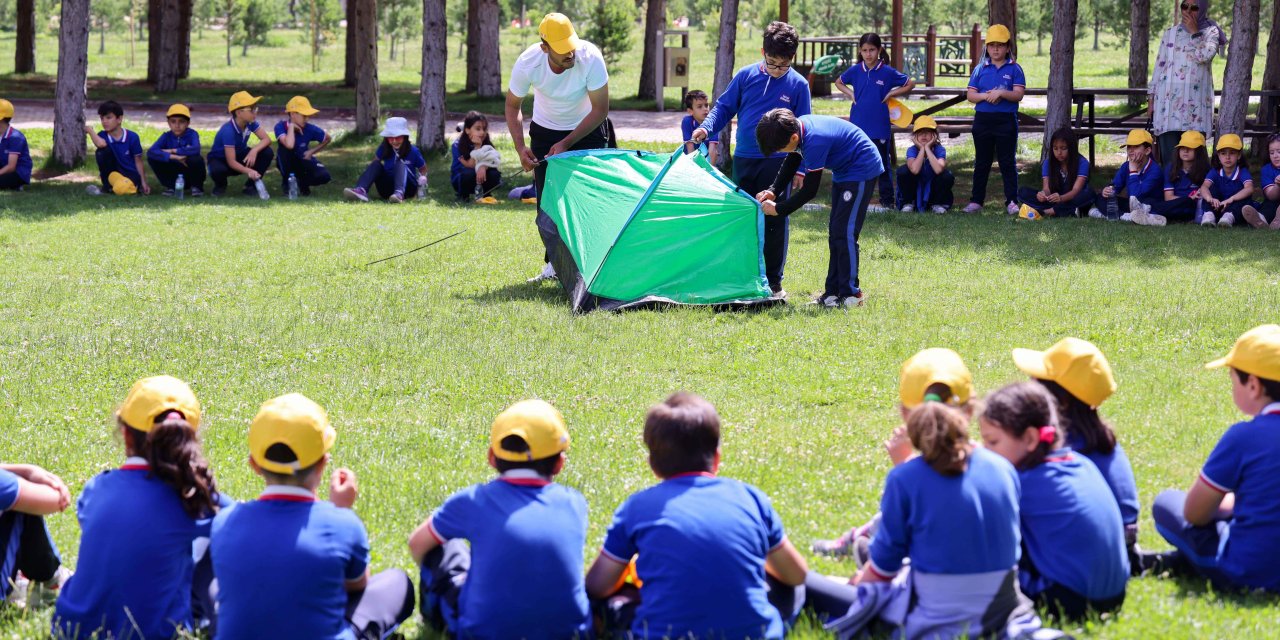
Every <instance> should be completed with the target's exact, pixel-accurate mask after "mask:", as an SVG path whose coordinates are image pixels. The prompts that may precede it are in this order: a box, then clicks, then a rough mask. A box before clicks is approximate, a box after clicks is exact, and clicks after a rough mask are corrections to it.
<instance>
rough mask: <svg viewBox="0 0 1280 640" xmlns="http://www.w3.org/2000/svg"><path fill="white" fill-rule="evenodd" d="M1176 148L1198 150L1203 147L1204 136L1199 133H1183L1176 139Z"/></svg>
mask: <svg viewBox="0 0 1280 640" xmlns="http://www.w3.org/2000/svg"><path fill="white" fill-rule="evenodd" d="M1178 146H1179V147H1186V148H1188V149H1199V148H1200V147H1203V146H1204V134H1203V133H1200V132H1199V131H1183V132H1182V137H1181V138H1178Z"/></svg>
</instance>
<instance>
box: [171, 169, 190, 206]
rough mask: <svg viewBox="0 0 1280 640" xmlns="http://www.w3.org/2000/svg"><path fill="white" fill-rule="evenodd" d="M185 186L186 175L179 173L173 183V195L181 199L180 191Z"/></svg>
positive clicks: (184, 188) (183, 189)
mask: <svg viewBox="0 0 1280 640" xmlns="http://www.w3.org/2000/svg"><path fill="white" fill-rule="evenodd" d="M186 188H187V177H186V176H184V175H182V174H181V173H179V174H178V180H177V181H176V182H174V183H173V192H174V194H175V195H177V196H178V199H179V200H181V199H182V192H183V191H185V190H186Z"/></svg>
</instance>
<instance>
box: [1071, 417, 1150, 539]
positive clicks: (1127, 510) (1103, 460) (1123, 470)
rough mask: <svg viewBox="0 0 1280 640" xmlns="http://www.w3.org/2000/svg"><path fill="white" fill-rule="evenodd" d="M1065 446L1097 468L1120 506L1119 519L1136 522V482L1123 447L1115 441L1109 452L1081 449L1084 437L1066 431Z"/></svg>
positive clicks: (1130, 522)
mask: <svg viewBox="0 0 1280 640" xmlns="http://www.w3.org/2000/svg"><path fill="white" fill-rule="evenodd" d="M1067 446H1068V447H1070V448H1071V449H1072V451H1073V452H1074V453H1075V454H1076V455H1082V456H1084V457H1086V458H1088V459H1089V462H1092V463H1093V466H1095V467H1097V468H1098V472H1099V473H1101V474H1102V479H1103V480H1105V481H1106V483H1107V487H1108V488H1110V489H1111V495H1112V496H1114V497H1115V499H1116V505H1117V506H1119V507H1120V520H1121V521H1123V522H1124V524H1126V525H1130V524H1136V523H1137V522H1138V482H1137V481H1136V480H1134V477H1133V466H1132V465H1130V464H1129V456H1128V455H1125V452H1124V447H1121V446H1120V444H1119V443H1117V444H1116V448H1115V449H1112V450H1111V453H1100V452H1097V451H1083V449H1084V438H1081V437H1079V436H1077V435H1075V434H1073V433H1067Z"/></svg>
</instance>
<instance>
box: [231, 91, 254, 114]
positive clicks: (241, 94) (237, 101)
mask: <svg viewBox="0 0 1280 640" xmlns="http://www.w3.org/2000/svg"><path fill="white" fill-rule="evenodd" d="M261 99H262V96H258V97H256V98H255V97H253V96H251V95H249V92H248V91H237V92H235V93H233V94H231V99H230V100H228V101H227V113H232V112H234V111H235V110H236V109H243V108H245V107H252V106H253V105H255V104H258V101H259V100H261Z"/></svg>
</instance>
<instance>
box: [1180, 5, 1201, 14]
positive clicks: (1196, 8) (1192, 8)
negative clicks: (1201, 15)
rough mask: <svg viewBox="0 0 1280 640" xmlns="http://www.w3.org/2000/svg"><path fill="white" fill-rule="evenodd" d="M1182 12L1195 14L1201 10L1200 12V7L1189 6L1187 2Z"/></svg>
mask: <svg viewBox="0 0 1280 640" xmlns="http://www.w3.org/2000/svg"><path fill="white" fill-rule="evenodd" d="M1182 10H1183V11H1190V12H1191V13H1195V12H1197V11H1199V10H1200V5H1195V4H1187V3H1185V2H1184V3H1182Z"/></svg>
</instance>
